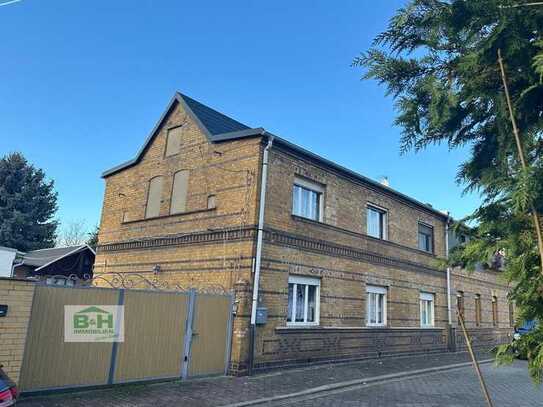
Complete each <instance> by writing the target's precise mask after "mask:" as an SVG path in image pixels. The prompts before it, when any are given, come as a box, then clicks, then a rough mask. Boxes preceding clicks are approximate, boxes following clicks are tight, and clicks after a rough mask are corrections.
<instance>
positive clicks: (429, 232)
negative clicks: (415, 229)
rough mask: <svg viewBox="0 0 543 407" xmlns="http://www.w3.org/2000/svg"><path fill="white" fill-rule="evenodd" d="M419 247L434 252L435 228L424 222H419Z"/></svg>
mask: <svg viewBox="0 0 543 407" xmlns="http://www.w3.org/2000/svg"><path fill="white" fill-rule="evenodd" d="M419 249H420V250H424V251H425V252H428V253H433V252H434V228H433V227H432V226H429V225H426V224H424V223H419Z"/></svg>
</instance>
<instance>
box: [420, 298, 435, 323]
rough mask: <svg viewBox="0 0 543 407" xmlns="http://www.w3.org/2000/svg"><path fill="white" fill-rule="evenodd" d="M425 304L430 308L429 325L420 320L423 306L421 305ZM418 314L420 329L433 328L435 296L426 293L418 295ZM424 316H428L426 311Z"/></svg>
mask: <svg viewBox="0 0 543 407" xmlns="http://www.w3.org/2000/svg"><path fill="white" fill-rule="evenodd" d="M425 302H430V308H431V312H432V318H431V320H430V323H429V324H426V323H424V321H423V320H422V310H423V306H424V305H423V304H424V303H425ZM419 313H420V315H419V319H420V326H421V328H434V326H435V294H432V293H426V292H421V293H420V301H419ZM426 314H428V310H426Z"/></svg>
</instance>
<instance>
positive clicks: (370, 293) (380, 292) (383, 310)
mask: <svg viewBox="0 0 543 407" xmlns="http://www.w3.org/2000/svg"><path fill="white" fill-rule="evenodd" d="M366 293H367V301H366V302H367V305H366V308H367V319H366V325H368V326H385V325H386V321H387V289H386V288H385V287H376V286H372V285H368V286H366Z"/></svg>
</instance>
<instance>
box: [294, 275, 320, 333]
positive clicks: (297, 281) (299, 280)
mask: <svg viewBox="0 0 543 407" xmlns="http://www.w3.org/2000/svg"><path fill="white" fill-rule="evenodd" d="M320 284H321V283H320V280H319V279H317V278H310V277H302V276H289V278H288V309H287V325H318V324H319V307H320Z"/></svg>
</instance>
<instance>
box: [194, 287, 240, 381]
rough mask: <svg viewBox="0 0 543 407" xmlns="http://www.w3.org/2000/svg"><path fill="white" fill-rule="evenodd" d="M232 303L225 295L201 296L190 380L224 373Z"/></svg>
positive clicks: (195, 326) (197, 301) (197, 313)
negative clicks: (195, 377)
mask: <svg viewBox="0 0 543 407" xmlns="http://www.w3.org/2000/svg"><path fill="white" fill-rule="evenodd" d="M230 301H231V299H230V297H229V296H224V295H208V294H198V295H197V297H196V308H195V316H194V323H193V327H194V333H193V338H192V347H191V357H190V366H189V376H191V377H194V376H204V375H213V374H223V373H224V369H225V366H224V364H225V358H226V353H227V351H228V349H227V348H228V346H227V342H228V341H227V339H228V335H229V332H228V326H229V324H228V321H229V317H230V312H231V310H230Z"/></svg>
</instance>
